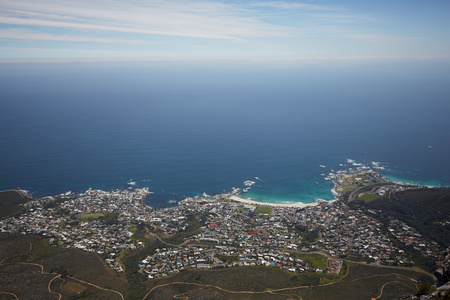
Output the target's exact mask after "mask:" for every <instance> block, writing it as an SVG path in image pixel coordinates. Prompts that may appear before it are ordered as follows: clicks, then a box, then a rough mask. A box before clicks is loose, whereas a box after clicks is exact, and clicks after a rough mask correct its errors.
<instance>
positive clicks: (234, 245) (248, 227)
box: [0, 171, 444, 279]
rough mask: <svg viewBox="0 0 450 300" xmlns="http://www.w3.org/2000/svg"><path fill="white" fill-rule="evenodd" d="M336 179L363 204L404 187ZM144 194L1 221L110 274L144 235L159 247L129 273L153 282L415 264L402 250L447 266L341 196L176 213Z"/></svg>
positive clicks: (195, 202)
mask: <svg viewBox="0 0 450 300" xmlns="http://www.w3.org/2000/svg"><path fill="white" fill-rule="evenodd" d="M334 180H335V183H336V185H337V186H336V190H338V191H339V192H340V193H342V194H344V193H347V194H349V193H350V192H353V191H355V190H358V189H361V193H360V194H359V195H361V197H363V196H364V195H365V194H366V195H367V193H370V195H379V196H380V195H383V194H385V193H391V192H395V191H396V190H404V189H406V188H408V187H407V186H406V187H405V186H397V185H393V184H392V183H389V182H387V181H386V180H384V179H383V178H382V176H381V175H379V174H378V173H376V172H372V171H359V172H357V173H347V172H342V173H339V174H337V175H336V177H335V178H334ZM359 182H366V184H365V185H364V184H359ZM357 183H358V184H359V185H358V184H357ZM246 185H247V186H249V185H251V182H246ZM362 188H365V189H362ZM368 190H370V192H367V191H368ZM149 193H150V192H149V191H148V189H145V188H143V189H140V188H135V189H131V188H130V189H125V190H116V191H111V192H105V191H100V190H93V189H89V190H87V191H86V192H84V193H81V194H72V193H66V194H62V195H58V196H55V197H46V198H42V199H34V200H31V201H30V202H28V203H26V204H25V205H24V209H23V211H22V212H21V213H19V214H17V215H15V216H13V217H9V218H6V219H3V220H1V221H0V231H1V232H7V233H20V234H37V235H41V236H43V237H46V238H48V243H49V244H50V245H53V246H55V247H66V248H77V249H81V250H83V251H87V252H91V253H95V254H97V255H99V256H101V257H102V258H103V259H104V261H105V263H106V264H107V265H108V266H109V267H110V268H112V269H114V270H115V271H117V272H123V271H124V265H123V264H122V261H121V258H122V257H123V255H124V254H126V253H127V252H129V251H133V250H136V249H140V248H144V247H146V246H148V245H146V241H144V240H141V239H140V238H137V237H136V233H137V232H138V231H141V232H143V233H144V234H145V235H147V236H150V237H154V238H157V239H158V240H159V241H160V242H161V243H160V244H161V247H158V248H157V249H155V250H154V251H153V253H152V254H151V255H147V256H145V257H142V258H141V260H140V262H139V263H138V264H137V265H136V266H135V267H136V268H137V269H138V270H139V272H141V273H142V274H144V275H146V276H147V277H148V278H150V279H153V278H161V277H167V276H170V275H172V274H175V273H178V272H180V271H182V270H185V269H190V268H194V269H218V268H233V267H238V266H267V267H273V268H279V269H285V270H287V271H289V272H300V273H301V272H316V273H327V274H332V275H337V274H339V273H340V271H341V268H342V266H343V263H344V261H346V260H352V261H359V262H364V263H368V264H374V265H390V266H403V267H411V266H414V265H415V262H414V261H413V260H411V259H410V257H408V255H406V254H405V251H404V250H403V249H402V248H403V247H402V245H406V246H410V247H413V249H414V250H415V251H417V252H419V253H422V254H423V255H424V256H426V257H432V258H433V259H434V260H435V261H436V264H437V265H439V263H440V262H441V261H442V260H443V259H444V257H443V256H442V253H443V252H444V251H443V249H442V248H441V247H440V246H439V245H438V244H437V243H435V242H433V241H432V240H431V239H429V238H427V237H425V236H423V235H422V234H420V233H419V232H418V231H417V230H416V229H415V228H413V227H411V226H408V225H407V224H405V223H404V222H402V221H400V220H396V219H393V218H392V219H390V220H389V223H388V226H387V227H386V224H382V223H381V222H380V220H379V219H377V218H376V217H375V216H376V215H377V214H379V213H381V212H379V211H376V210H366V209H363V208H361V207H358V205H350V203H349V202H348V201H345V200H347V199H337V200H334V201H319V202H317V203H315V204H312V205H301V204H295V205H275V204H273V205H270V204H262V203H256V202H253V201H250V200H246V199H243V198H240V197H239V196H238V195H235V194H223V195H217V196H215V197H208V198H203V197H196V198H187V199H185V200H183V201H180V202H179V204H178V205H177V206H174V207H167V208H162V209H152V208H151V207H149V206H147V205H145V204H144V200H145V198H146V197H147V196H148V194H149ZM350 194H351V195H352V193H350ZM181 233H184V234H185V237H184V238H183V240H182V241H180V243H177V244H174V243H169V242H166V241H165V238H166V237H171V236H175V235H177V234H181ZM186 233H189V234H186ZM305 253H316V254H320V255H324V256H326V257H328V263H327V265H326V266H323V267H322V268H317V267H315V266H313V265H312V264H311V263H310V262H308V260H307V259H305V258H304V256H303V255H304V254H305Z"/></svg>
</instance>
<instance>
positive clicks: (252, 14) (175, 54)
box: [0, 0, 450, 61]
mask: <svg viewBox="0 0 450 300" xmlns="http://www.w3.org/2000/svg"><path fill="white" fill-rule="evenodd" d="M449 14H450V1H448V0H431V1H416V0H400V1H384V0H380V1H373V0H367V1H366V0H358V1H356V0H355V1H348V0H347V1H346V0H342V1H320V0H317V1H315V0H305V1H289V0H280V1H276V0H229V1H214V0H210V1H203V0H180V1H178V0H161V1H159V0H77V1H73V0H20V1H18V0H1V1H0V60H1V61H14V60H77V59H88V60H91V59H92V60H104V59H113V60H114V59H119V60H120V59H123V60H127V59H128V60H140V59H161V58H165V59H167V58H180V57H181V58H186V57H187V58H201V59H206V58H218V57H222V58H239V59H240V58H251V59H269V58H282V59H306V60H308V59H372V58H432V59H446V60H448V59H449V58H450V18H449V17H448V16H449Z"/></svg>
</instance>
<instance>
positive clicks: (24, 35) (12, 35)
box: [0, 28, 150, 44]
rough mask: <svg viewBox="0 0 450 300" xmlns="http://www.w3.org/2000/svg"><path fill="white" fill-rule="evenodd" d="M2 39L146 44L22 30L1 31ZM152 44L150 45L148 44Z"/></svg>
mask: <svg viewBox="0 0 450 300" xmlns="http://www.w3.org/2000/svg"><path fill="white" fill-rule="evenodd" d="M0 39H16V40H17V39H19V40H35V41H60V42H95V43H117V44H144V43H146V42H144V41H142V40H135V39H130V40H128V39H117V38H98V37H86V36H77V35H55V34H49V33H42V32H35V31H31V30H27V29H22V28H2V29H0ZM148 44H150V43H148Z"/></svg>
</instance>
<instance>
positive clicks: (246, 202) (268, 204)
mask: <svg viewBox="0 0 450 300" xmlns="http://www.w3.org/2000/svg"><path fill="white" fill-rule="evenodd" d="M230 200H232V201H236V202H241V203H245V204H252V205H263V206H270V207H289V208H303V207H310V206H316V205H318V204H319V203H318V202H314V203H302V202H298V203H265V202H257V201H253V200H250V199H244V198H241V197H239V196H236V195H232V196H230Z"/></svg>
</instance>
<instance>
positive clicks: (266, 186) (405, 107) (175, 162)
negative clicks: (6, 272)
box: [0, 61, 450, 207]
mask: <svg viewBox="0 0 450 300" xmlns="http://www.w3.org/2000/svg"><path fill="white" fill-rule="evenodd" d="M0 91H1V92H0V93H1V94H0V189H2V190H3V189H13V188H17V187H20V188H22V189H25V190H28V191H29V192H32V193H34V195H36V196H47V195H54V194H57V193H62V192H66V191H74V192H81V191H84V190H86V189H88V188H89V187H92V188H99V189H104V190H113V189H117V188H126V187H127V182H128V181H129V180H130V179H132V180H133V181H135V182H136V185H137V186H138V187H148V188H149V189H150V190H151V191H153V192H154V193H155V194H154V195H152V196H149V198H148V199H147V203H148V204H149V205H150V206H153V207H164V206H169V202H168V201H169V200H172V199H175V200H180V199H183V198H185V197H187V196H195V195H199V194H202V193H203V192H206V193H207V194H216V193H222V192H224V191H225V192H229V191H231V188H232V187H240V188H242V187H244V183H243V182H244V181H245V180H253V181H255V182H256V183H255V185H254V186H253V188H252V190H251V191H250V192H249V193H248V194H246V195H245V197H250V198H252V199H255V200H258V201H263V202H304V203H310V202H314V201H315V200H316V199H319V198H321V199H333V198H334V196H333V194H332V193H331V191H330V190H331V188H332V184H331V183H330V182H329V181H326V180H324V176H322V175H321V174H323V173H325V174H327V173H328V172H330V171H331V170H339V169H345V168H348V167H349V165H348V164H347V159H353V160H355V161H356V162H357V163H370V162H372V161H376V162H380V163H381V164H382V165H384V166H385V167H386V169H385V170H383V171H381V173H382V174H384V175H387V176H388V177H389V178H390V179H393V180H398V181H414V182H418V183H425V184H428V185H435V186H450V171H449V170H450V131H449V130H450V63H448V62H430V61H422V62H405V61H404V62H392V61H391V62H375V63H374V62H364V63H361V62H360V63H354V62H334V63H333V62H331V63H329V62H328V63H325V62H316V63H304V64H296V65H295V64H294V65H286V64H284V63H282V64H277V63H274V62H271V63H258V62H252V63H249V62H234V63H227V62H199V61H197V62H195V61H194V62H189V63H181V62H116V63H108V62H101V63H93V62H91V63H87V62H83V63H6V64H1V65H0ZM340 164H342V166H341V165H340ZM321 165H322V167H321ZM256 178H258V179H256Z"/></svg>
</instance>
